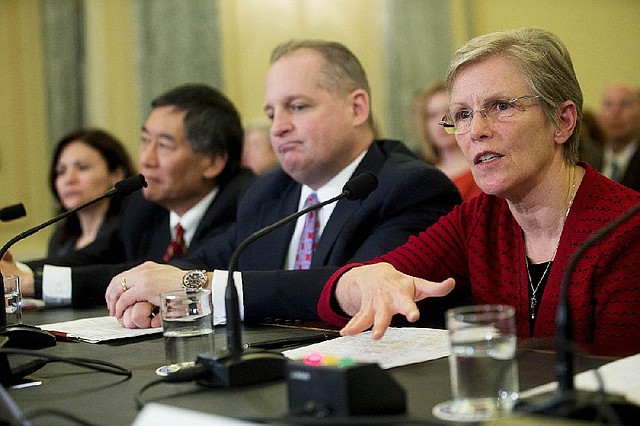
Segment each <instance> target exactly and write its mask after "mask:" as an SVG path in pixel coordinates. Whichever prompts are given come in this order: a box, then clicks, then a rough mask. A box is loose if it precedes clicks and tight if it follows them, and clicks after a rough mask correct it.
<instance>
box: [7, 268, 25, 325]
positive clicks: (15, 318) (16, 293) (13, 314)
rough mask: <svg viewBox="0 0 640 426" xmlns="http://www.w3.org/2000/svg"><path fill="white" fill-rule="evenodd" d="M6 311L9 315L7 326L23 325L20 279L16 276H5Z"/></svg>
mask: <svg viewBox="0 0 640 426" xmlns="http://www.w3.org/2000/svg"><path fill="white" fill-rule="evenodd" d="M2 280H3V282H4V309H5V311H6V313H7V316H6V319H7V324H22V306H21V304H22V294H21V293H20V279H19V278H18V277H17V276H15V275H8V276H6V277H4V276H3V279H2Z"/></svg>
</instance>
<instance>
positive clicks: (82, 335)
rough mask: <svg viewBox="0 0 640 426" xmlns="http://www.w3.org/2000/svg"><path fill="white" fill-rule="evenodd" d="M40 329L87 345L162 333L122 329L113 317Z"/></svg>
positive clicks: (85, 319)
mask: <svg viewBox="0 0 640 426" xmlns="http://www.w3.org/2000/svg"><path fill="white" fill-rule="evenodd" d="M40 328H42V329H43V330H47V331H49V332H53V334H60V333H65V334H66V337H67V339H69V340H74V339H75V340H81V341H83V342H88V343H98V342H104V341H106V340H115V339H126V338H129V337H138V336H144V335H147V334H155V333H162V327H157V328H133V329H131V328H124V327H122V326H121V325H120V323H119V322H118V320H117V319H116V318H115V317H110V316H104V317H95V318H83V319H77V320H73V321H64V322H56V323H52V324H44V325H41V326H40Z"/></svg>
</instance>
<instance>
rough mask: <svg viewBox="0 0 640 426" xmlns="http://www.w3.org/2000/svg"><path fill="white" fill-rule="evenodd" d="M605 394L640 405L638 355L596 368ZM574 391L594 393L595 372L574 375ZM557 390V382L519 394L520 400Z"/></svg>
mask: <svg viewBox="0 0 640 426" xmlns="http://www.w3.org/2000/svg"><path fill="white" fill-rule="evenodd" d="M598 372H599V373H600V376H601V377H602V381H603V382H604V388H605V391H606V392H607V393H610V394H616V395H621V396H624V397H626V398H627V400H629V401H631V402H633V403H634V404H638V405H640V354H636V355H632V356H629V357H626V358H622V359H619V360H616V361H613V362H610V363H608V364H605V365H603V366H602V367H600V368H598ZM574 385H575V387H576V389H581V390H587V391H596V390H598V381H597V379H596V375H595V370H588V371H584V372H582V373H580V374H576V375H575V379H574ZM557 388H558V382H551V383H547V384H545V385H542V386H538V387H535V388H532V389H529V390H526V391H524V392H521V393H520V396H521V397H522V398H526V397H529V396H533V395H538V394H541V393H544V392H551V391H554V390H556V389H557Z"/></svg>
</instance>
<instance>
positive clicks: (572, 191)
mask: <svg viewBox="0 0 640 426" xmlns="http://www.w3.org/2000/svg"><path fill="white" fill-rule="evenodd" d="M572 172H573V184H572V185H571V189H570V190H569V194H570V198H569V206H568V207H567V211H566V212H565V214H564V218H563V219H562V229H564V223H565V222H566V221H567V217H568V216H569V212H570V211H571V206H572V205H573V199H574V198H575V197H576V192H577V191H576V190H575V188H576V175H575V169H572ZM561 237H562V230H561V231H560V237H558V241H556V247H555V248H554V249H553V254H552V255H551V260H550V261H549V262H547V267H546V268H544V272H543V273H542V276H541V277H540V280H539V281H538V284H536V286H535V287H534V286H533V281H532V280H531V273H530V272H529V262H528V261H527V259H525V265H526V267H527V277H528V278H529V286H530V287H531V299H530V308H531V319H532V320H535V319H536V306H537V304H538V299H537V298H536V293H537V292H538V289H540V285H541V284H542V282H543V281H544V278H545V277H546V276H547V272H549V268H551V264H552V263H553V260H554V259H555V258H556V253H557V251H558V246H559V245H560V238H561ZM525 257H526V254H525Z"/></svg>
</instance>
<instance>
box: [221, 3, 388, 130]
mask: <svg viewBox="0 0 640 426" xmlns="http://www.w3.org/2000/svg"><path fill="white" fill-rule="evenodd" d="M219 4H220V19H221V22H222V24H221V31H222V34H223V46H224V47H223V51H224V53H223V58H224V61H223V63H224V65H223V66H224V79H225V85H226V87H225V90H226V93H227V94H228V95H229V97H230V98H231V99H232V100H233V101H234V102H235V103H236V105H237V106H238V108H239V109H240V111H241V113H242V116H243V120H244V121H245V122H249V121H252V120H254V119H256V118H261V117H264V112H263V106H264V105H263V103H264V78H265V75H266V73H267V70H268V67H269V55H270V53H271V50H272V49H273V48H274V47H275V46H276V45H278V44H279V43H281V42H284V41H287V40H289V39H291V38H322V39H327V40H335V41H339V42H342V43H344V44H345V45H347V46H348V47H349V48H350V49H351V50H352V51H353V52H354V53H355V54H356V55H357V56H358V58H359V59H360V60H361V62H362V64H363V66H364V67H365V69H366V71H367V73H368V77H369V80H370V84H371V88H372V98H373V111H374V113H375V112H376V111H381V109H382V108H383V105H384V104H385V86H384V80H385V76H384V71H383V62H382V59H383V58H382V53H381V49H382V46H383V42H382V40H383V39H382V12H383V1H382V0H356V1H354V0H351V1H344V0H323V1H316V0H242V1H234V0H221V1H220V3H219ZM378 115H380V114H379V113H378V114H376V117H377V116H378ZM378 124H379V127H380V128H381V129H384V128H385V123H382V122H379V123H378Z"/></svg>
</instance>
